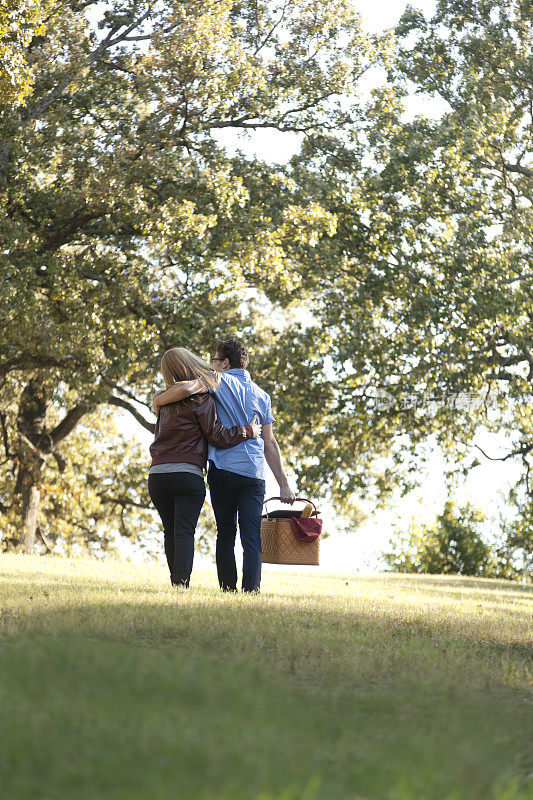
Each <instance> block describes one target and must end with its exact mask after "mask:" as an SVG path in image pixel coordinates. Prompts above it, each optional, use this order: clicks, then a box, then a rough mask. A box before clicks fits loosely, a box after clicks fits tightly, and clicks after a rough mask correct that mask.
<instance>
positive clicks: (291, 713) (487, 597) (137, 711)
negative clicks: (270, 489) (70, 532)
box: [0, 555, 533, 800]
mask: <svg viewBox="0 0 533 800" xmlns="http://www.w3.org/2000/svg"><path fill="white" fill-rule="evenodd" d="M0 599H1V616H0V620H1V634H0V635H1V647H0V728H1V730H2V731H3V735H2V745H1V748H0V798H2V800H4V798H5V800H8V799H9V800H168V799H169V798H179V800H230V799H231V800H337V799H338V800H340V799H342V800H452V798H453V800H477V799H478V798H479V800H526V798H532V797H533V783H531V782H529V783H528V781H527V775H528V774H529V775H531V771H532V764H531V759H530V758H529V756H530V754H531V741H532V737H533V723H532V720H533V706H532V703H531V695H530V694H529V693H528V665H530V663H531V614H532V610H533V605H532V589H531V587H525V586H521V585H517V584H512V583H507V582H502V581H492V580H480V579H462V578H449V577H440V576H427V577H426V576H423V577H419V576H398V575H380V576H367V577H364V576H361V577H359V576H357V577H345V576H337V577H336V576H326V577H324V576H313V574H312V573H309V574H305V575H301V574H291V573H289V572H287V573H284V574H280V573H275V572H274V571H272V570H269V567H268V566H265V568H264V579H263V584H262V595H261V596H260V597H250V596H243V595H236V596H231V595H222V594H221V593H220V592H219V591H218V589H217V588H216V576H215V573H214V571H204V572H196V573H194V586H193V587H192V588H191V589H190V590H189V592H188V593H181V594H177V593H175V592H171V591H169V588H168V587H167V583H166V575H165V572H164V570H163V568H161V567H159V566H153V567H152V566H133V565H131V564H127V563H121V562H113V561H105V562H98V561H90V560H66V559H59V558H39V557H23V556H14V555H1V556H0Z"/></svg>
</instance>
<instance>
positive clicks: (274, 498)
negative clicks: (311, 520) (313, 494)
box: [263, 497, 318, 517]
mask: <svg viewBox="0 0 533 800" xmlns="http://www.w3.org/2000/svg"><path fill="white" fill-rule="evenodd" d="M271 500H281V497H269V498H268V500H265V501H264V503H263V505H264V506H266V504H267V503H269V502H270V501H271ZM298 501H300V502H301V503H311V505H312V506H313V508H314V511H313V514H312V516H314V517H316V516H318V511H317V510H316V506H315V504H314V503H313V501H312V500H309V499H308V498H307V497H295V498H294V502H295V503H296V502H298ZM266 512H267V517H268V507H267V510H266Z"/></svg>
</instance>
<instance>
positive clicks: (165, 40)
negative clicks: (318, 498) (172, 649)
mask: <svg viewBox="0 0 533 800" xmlns="http://www.w3.org/2000/svg"><path fill="white" fill-rule="evenodd" d="M93 7H94V11H95V12H98V11H100V13H101V18H100V20H99V22H98V26H97V28H92V27H91V25H90V24H89V23H88V21H87V17H86V13H87V12H89V13H91V12H92V10H93ZM101 9H102V4H101V3H96V2H87V0H83V2H75V1H73V2H70V3H55V4H54V3H52V4H51V5H50V10H49V16H48V19H47V21H46V26H45V29H44V30H43V31H42V32H41V33H40V34H39V36H38V37H35V38H34V39H32V41H31V42H30V43H29V45H28V47H27V49H26V52H25V58H26V60H27V62H28V64H29V65H30V68H31V69H32V70H33V73H34V75H35V84H34V88H33V93H32V95H31V98H29V99H28V101H27V103H26V105H25V106H20V107H19V108H17V109H16V110H15V111H13V108H12V107H9V106H7V105H4V106H3V107H2V109H1V110H0V197H1V202H2V211H3V213H2V217H1V220H0V236H1V238H2V248H1V251H0V281H1V286H2V292H1V297H0V319H1V328H0V377H1V379H2V380H3V381H4V383H3V386H2V398H3V407H2V433H3V435H2V444H3V448H4V465H3V469H4V470H5V475H4V476H3V479H2V497H1V498H0V499H1V503H2V505H1V506H0V510H1V511H2V512H3V513H4V514H5V515H9V518H10V520H11V523H10V524H11V525H12V528H11V534H10V536H11V538H13V536H14V537H15V538H16V528H17V525H16V520H17V518H18V520H19V525H18V528H19V535H20V542H21V543H22V545H23V547H24V549H26V550H31V549H32V548H33V544H34V539H35V532H36V528H37V524H38V515H39V509H40V502H41V492H42V489H43V485H44V483H45V478H44V476H45V472H46V470H49V469H51V468H52V467H53V468H54V469H55V466H54V465H55V464H57V463H60V461H61V459H63V460H65V459H68V457H69V451H68V448H69V441H73V440H72V438H71V437H72V436H73V432H74V431H75V429H76V428H77V426H78V425H79V424H80V422H82V421H83V420H84V418H85V417H86V415H88V414H92V415H94V413H95V410H96V409H97V408H98V407H100V406H101V405H102V404H111V405H114V406H119V407H122V408H126V409H128V410H129V411H131V412H132V413H133V414H134V415H135V416H136V418H137V419H138V420H139V422H140V423H141V424H143V425H144V426H145V427H148V428H149V429H150V428H151V425H152V423H151V422H150V421H149V419H147V418H146V416H147V408H145V410H144V414H143V411H142V407H140V406H139V404H138V403H136V400H141V401H142V402H145V403H146V402H147V400H148V397H149V394H150V392H151V391H152V389H153V382H154V374H155V372H156V370H157V365H158V360H159V357H160V355H161V353H162V352H164V350H165V349H166V348H167V347H169V346H171V345H173V344H178V343H179V344H182V345H185V346H187V345H188V346H191V347H192V348H193V349H195V350H197V351H200V352H202V353H204V354H205V355H207V354H208V352H209V350H210V348H211V345H212V342H213V340H214V339H216V338H217V337H219V336H222V335H227V334H238V335H240V336H244V337H245V338H248V339H250V341H251V342H252V344H253V345H254V350H255V353H256V367H257V370H258V372H259V374H260V375H261V377H264V378H265V380H266V381H267V382H268V379H269V377H270V380H274V379H276V378H277V377H279V375H278V371H277V369H276V365H278V364H281V366H283V367H284V370H283V374H284V376H285V378H284V380H285V379H286V378H287V377H288V378H289V379H291V380H292V381H293V383H294V387H292V386H291V388H294V393H295V395H297V396H300V397H301V403H300V404H296V405H295V407H294V409H293V410H289V409H288V408H283V406H281V408H280V415H279V416H280V423H281V429H282V430H284V431H285V432H286V435H287V436H286V438H287V440H288V441H289V442H290V441H292V440H294V439H295V438H296V435H295V431H296V429H297V428H299V427H301V424H302V421H303V420H305V424H306V426H307V427H308V429H310V430H312V429H316V430H317V432H320V424H321V419H322V416H323V409H324V405H325V404H326V403H327V399H328V392H330V391H331V389H330V387H329V384H328V382H327V380H325V379H324V377H323V373H322V368H323V362H324V356H325V351H324V348H323V347H321V345H320V342H321V341H323V340H322V339H320V337H319V338H318V340H315V337H313V336H309V335H308V332H307V331H306V330H305V329H301V330H300V329H299V327H298V325H294V326H292V328H293V329H292V332H291V331H290V328H291V326H290V325H289V327H288V328H287V326H284V325H281V327H280V326H278V328H276V326H273V325H272V324H270V323H269V322H268V318H269V316H270V315H271V312H272V305H271V304H274V305H275V306H277V307H278V308H284V307H288V306H289V305H290V303H291V301H292V300H293V299H294V296H293V294H292V292H293V290H294V287H295V286H296V287H297V286H301V285H302V282H304V283H305V281H306V280H307V276H308V275H311V274H316V273H320V271H321V268H322V265H321V263H320V261H319V259H318V255H319V251H320V245H321V243H322V242H323V241H327V239H328V237H330V236H331V235H332V234H333V232H334V231H335V225H336V222H335V218H334V216H333V215H332V214H331V213H330V212H327V211H326V210H324V208H323V207H322V206H321V205H320V204H319V203H317V202H316V201H315V199H314V197H313V195H312V194H311V195H306V193H305V191H304V192H302V191H300V190H299V188H298V186H296V184H295V182H294V179H292V178H289V177H288V176H287V174H286V172H284V171H283V170H282V169H278V168H276V167H272V166H269V165H267V164H265V163H261V162H259V161H258V160H257V159H249V158H246V157H245V156H244V155H243V154H241V153H237V154H236V155H230V154H228V152H227V151H226V149H225V147H224V146H223V145H222V144H221V143H220V141H219V139H220V132H221V131H222V130H225V129H230V130H233V131H247V130H257V129H259V128H272V129H275V130H277V131H282V132H292V133H302V134H305V135H309V134H311V133H313V132H319V131H327V130H334V129H336V128H341V127H344V126H346V125H347V124H351V123H352V122H353V120H354V119H355V116H356V114H357V108H354V110H353V111H350V112H347V111H346V109H345V107H344V106H343V103H342V102H341V98H342V97H343V96H346V95H352V96H353V94H354V87H355V85H356V82H357V80H358V78H359V77H360V76H361V75H362V74H363V73H364V72H365V70H366V69H367V68H368V66H369V65H370V63H371V62H372V59H373V58H375V52H376V48H375V47H374V46H373V44H372V43H371V42H370V41H369V40H367V39H366V38H365V37H364V36H363V35H362V33H361V31H360V29H359V26H358V22H357V18H356V16H355V14H354V12H353V10H352V8H351V4H350V3H349V2H348V1H347V0H335V2H329V3H324V2H321V0H283V2H262V1H261V0H247V1H246V2H236V0H216V1H215V0H167V1H166V2H164V3H161V2H153V1H149V0H128V1H126V0H114V1H113V2H109V3H108V4H106V5H105V7H104V10H103V11H102V10H101ZM251 290H253V291H254V293H255V296H256V298H257V299H256V301H255V302H253V301H252V300H250V301H249V302H247V303H243V301H244V300H245V298H246V297H247V296H248V295H249V293H250V291H251ZM258 293H259V294H258ZM317 342H318V344H317ZM292 353H294V354H295V361H294V363H292V355H291V354H292ZM302 362H303V363H309V364H312V365H313V367H314V371H310V370H309V369H303V368H302V367H301V363H302ZM262 368H264V370H265V373H264V374H262V373H261V369H262ZM304 387H305V392H304ZM281 388H282V389H283V388H284V383H283V382H282V387H281ZM92 418H93V419H94V417H92ZM324 435H326V434H324ZM96 449H97V448H96ZM76 458H77V456H73V458H72V463H73V464H75V463H76ZM58 459H59V461H58ZM296 466H299V464H298V463H297V462H296ZM300 466H302V469H304V468H305V464H303V465H300ZM342 466H343V464H342V463H338V464H337V465H336V467H337V468H338V469H337V470H335V469H334V470H333V472H331V469H330V467H329V466H328V468H327V469H325V472H326V473H327V474H328V477H329V480H330V482H331V483H332V484H334V483H335V481H334V474H335V472H336V471H338V470H339V469H340V468H341V467H342ZM104 471H105V469H104ZM46 511H47V514H48V515H49V516H50V515H53V513H54V512H53V510H52V509H51V508H50V504H49V503H48V506H47V508H46Z"/></svg>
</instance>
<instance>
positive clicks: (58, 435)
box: [49, 403, 94, 450]
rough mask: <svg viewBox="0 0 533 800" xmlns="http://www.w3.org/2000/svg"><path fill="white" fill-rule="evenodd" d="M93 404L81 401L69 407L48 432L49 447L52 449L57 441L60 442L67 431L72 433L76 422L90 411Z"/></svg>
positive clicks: (66, 434) (67, 433)
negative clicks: (77, 404)
mask: <svg viewBox="0 0 533 800" xmlns="http://www.w3.org/2000/svg"><path fill="white" fill-rule="evenodd" d="M93 408H94V406H91V405H89V404H88V403H81V404H80V405H79V406H75V407H74V408H71V409H70V411H68V412H67V414H66V415H65V417H64V418H63V419H62V420H61V422H60V423H59V425H56V427H55V428H54V429H53V430H52V431H51V432H50V434H49V437H50V449H51V450H54V449H55V448H56V447H57V445H58V444H59V442H61V441H62V440H63V439H64V438H65V437H66V436H68V435H69V433H72V431H73V430H74V428H75V427H76V425H77V424H78V422H79V421H80V420H81V418H82V417H83V416H85V414H87V413H88V412H89V411H92V410H93Z"/></svg>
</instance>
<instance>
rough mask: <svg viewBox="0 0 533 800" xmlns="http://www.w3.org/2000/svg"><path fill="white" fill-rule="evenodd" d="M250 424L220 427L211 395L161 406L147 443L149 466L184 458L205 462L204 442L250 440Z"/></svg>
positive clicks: (228, 443) (229, 444) (222, 443)
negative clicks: (152, 434) (153, 435)
mask: <svg viewBox="0 0 533 800" xmlns="http://www.w3.org/2000/svg"><path fill="white" fill-rule="evenodd" d="M252 438H253V432H252V426H251V425H235V426H234V427H233V428H223V427H222V423H221V422H220V420H219V418H218V417H217V410H216V406H215V401H214V399H213V397H212V396H211V395H210V394H207V393H206V394H196V395H194V396H193V397H187V398H186V399H185V400H181V401H180V402H179V403H169V404H168V405H166V406H161V409H160V411H159V416H158V418H157V423H156V426H155V439H154V441H153V444H151V445H150V454H151V456H152V466H154V464H169V463H171V462H172V463H174V462H176V461H186V462H187V463H188V464H198V466H200V467H205V466H206V465H207V442H210V443H211V444H214V445H216V447H232V446H233V445H236V444H240V443H241V442H244V441H246V439H252Z"/></svg>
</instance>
